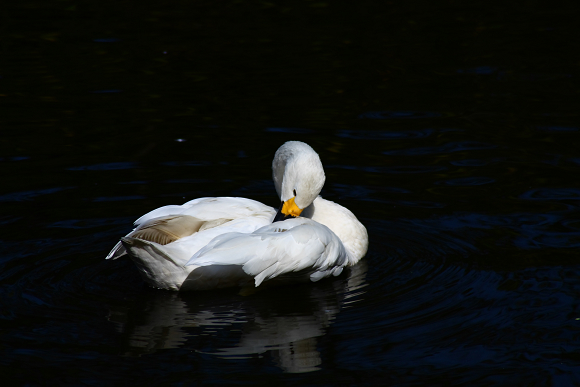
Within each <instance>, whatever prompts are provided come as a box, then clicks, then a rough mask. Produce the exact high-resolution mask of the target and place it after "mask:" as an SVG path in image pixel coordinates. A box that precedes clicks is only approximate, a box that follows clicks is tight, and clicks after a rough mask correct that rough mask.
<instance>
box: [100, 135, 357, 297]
mask: <svg viewBox="0 0 580 387" xmlns="http://www.w3.org/2000/svg"><path fill="white" fill-rule="evenodd" d="M272 174H273V180H274V184H275V186H276V191H277V193H278V195H279V197H280V199H281V202H282V204H281V206H280V209H279V210H278V212H276V210H275V209H274V208H272V207H269V206H266V205H264V204H262V203H260V202H257V201H255V200H251V199H245V198H233V197H219V198H199V199H195V200H192V201H189V202H187V203H185V204H183V205H180V206H179V205H169V206H164V207H160V208H157V209H155V210H153V211H151V212H149V213H147V214H145V215H143V216H142V217H140V218H139V219H137V220H136V221H135V226H136V227H135V229H134V230H133V231H131V232H130V233H129V234H127V235H126V236H125V237H124V238H121V241H120V242H118V243H117V244H116V245H115V247H114V248H113V250H111V252H110V253H109V255H107V259H116V258H119V257H121V256H124V255H128V256H129V257H130V258H131V259H132V260H133V262H134V263H135V264H136V266H137V267H138V269H139V271H140V273H141V276H142V277H143V279H144V280H145V281H146V282H147V283H149V284H150V285H152V286H153V287H157V288H162V289H170V290H203V289H215V288H225V287H242V288H246V287H258V286H260V285H261V284H262V283H265V282H271V283H277V282H278V283H279V282H290V281H308V280H310V281H318V280H320V279H321V278H324V277H328V276H331V275H335V276H336V275H339V274H340V273H341V272H342V270H343V268H344V267H346V266H351V265H354V264H356V263H357V262H358V261H359V260H360V259H361V258H362V257H363V256H364V255H365V254H366V251H367V247H368V236H367V232H366V229H365V227H364V226H363V225H362V224H361V223H360V222H359V221H358V219H357V218H356V217H355V216H354V215H353V214H352V212H350V211H349V210H348V209H346V208H344V207H342V206H340V205H338V204H336V203H333V202H331V201H329V200H325V199H323V198H322V197H320V196H318V194H319V193H320V190H321V189H322V186H323V185H324V180H325V176H324V170H323V167H322V163H321V162H320V158H319V157H318V154H317V153H316V152H315V151H314V150H313V149H312V148H311V147H310V146H308V145H307V144H305V143H302V142H298V141H289V142H287V143H285V144H284V145H282V146H281V147H280V148H279V149H278V151H277V152H276V155H275V156H274V161H273V162H272ZM299 215H301V216H299ZM273 220H274V222H272V221H273Z"/></svg>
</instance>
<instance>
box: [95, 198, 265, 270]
mask: <svg viewBox="0 0 580 387" xmlns="http://www.w3.org/2000/svg"><path fill="white" fill-rule="evenodd" d="M275 214H276V211H275V210H274V209H273V208H272V207H269V206H266V205H264V204H262V203H260V202H257V201H255V200H251V199H246V198H234V197H219V198H199V199H195V200H191V201H189V202H187V203H185V204H183V205H181V206H178V205H169V206H163V207H159V208H157V209H155V210H153V211H150V212H148V213H147V214H145V215H143V216H141V217H140V218H139V219H137V220H136V221H135V223H134V224H135V226H136V227H135V229H133V231H131V232H130V233H129V234H127V235H126V237H132V238H138V239H144V240H147V241H151V242H156V243H159V244H161V245H166V244H169V243H172V242H177V241H181V240H182V239H184V238H187V237H189V236H191V235H192V234H193V235H198V234H203V233H201V232H199V233H198V231H206V230H210V229H214V228H216V230H214V232H212V233H209V234H205V235H204V236H202V237H201V238H200V239H199V241H198V240H197V239H195V237H194V238H193V239H194V240H195V242H194V245H196V246H197V245H199V244H200V243H202V242H201V241H207V242H209V241H210V240H211V239H212V238H213V237H215V236H216V235H218V234H221V233H225V232H232V231H236V232H248V233H249V232H252V231H254V230H256V229H257V228H259V227H262V226H263V225H264V224H267V223H269V222H270V221H271V219H272V218H273V217H274V215H275ZM232 219H233V220H240V219H247V220H245V221H244V222H237V223H235V224H234V225H232V226H233V228H232V229H230V228H229V227H225V228H222V227H218V226H222V225H223V224H227V223H228V222H230V221H231V220H232ZM218 230H219V231H218ZM208 238H209V239H208ZM191 239H192V238H190V239H188V241H189V242H191ZM190 247H192V246H190ZM201 247H203V245H201V246H199V247H198V248H196V249H195V250H192V251H194V252H195V251H197V250H199V249H200V248H201ZM126 253H127V251H126V249H125V246H124V245H123V243H122V242H121V241H119V242H118V243H117V244H116V245H115V246H114V247H113V249H112V250H111V252H109V254H108V255H107V257H106V259H117V258H119V257H121V256H123V255H125V254H126ZM188 258H189V257H188Z"/></svg>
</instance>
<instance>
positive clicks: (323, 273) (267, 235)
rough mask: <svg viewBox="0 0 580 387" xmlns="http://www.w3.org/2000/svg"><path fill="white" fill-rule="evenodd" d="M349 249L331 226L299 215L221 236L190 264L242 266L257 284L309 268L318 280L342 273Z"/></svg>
mask: <svg viewBox="0 0 580 387" xmlns="http://www.w3.org/2000/svg"><path fill="white" fill-rule="evenodd" d="M347 263H348V252H347V251H346V249H345V248H344V246H343V245H342V242H341V241H340V239H338V237H337V236H336V235H335V234H334V233H333V232H332V231H330V229H329V228H328V227H326V226H324V225H322V224H319V223H317V222H314V221H312V220H310V219H305V218H298V219H290V220H286V221H284V222H277V223H274V224H270V225H268V226H265V227H262V228H260V229H258V230H256V231H255V232H253V233H251V234H242V233H227V234H222V235H219V236H218V237H216V238H214V239H213V240H212V241H211V242H210V243H208V244H207V245H206V246H205V247H204V248H202V249H201V250H200V251H198V252H197V253H196V254H194V256H193V257H192V258H191V259H190V260H189V262H188V263H187V264H188V265H196V266H209V265H241V266H242V268H243V270H244V272H245V273H246V274H248V275H251V276H253V277H254V281H255V285H256V286H259V285H260V284H261V283H262V282H263V281H266V280H269V279H272V278H275V277H278V276H280V275H283V274H285V273H291V272H298V271H302V270H308V271H309V274H310V279H311V280H312V281H317V280H319V279H321V278H324V277H327V276H329V275H338V274H340V272H341V271H342V267H344V266H345V265H346V264H347Z"/></svg>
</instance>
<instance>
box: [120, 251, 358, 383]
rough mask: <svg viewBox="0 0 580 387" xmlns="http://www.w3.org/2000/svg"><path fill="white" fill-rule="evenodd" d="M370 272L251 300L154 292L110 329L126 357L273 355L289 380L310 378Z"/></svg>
mask: <svg viewBox="0 0 580 387" xmlns="http://www.w3.org/2000/svg"><path fill="white" fill-rule="evenodd" d="M366 272H367V265H366V261H365V260H363V261H361V262H360V263H359V264H358V265H356V266H354V267H352V268H350V270H348V272H347V273H346V277H339V278H336V279H330V280H327V281H322V283H319V284H307V285H300V286H299V288H289V287H284V288H272V289H268V290H267V291H264V292H258V293H256V294H253V295H251V296H247V297H241V296H238V295H234V294H227V293H223V294H221V295H220V296H219V298H218V299H214V298H212V297H213V296H211V295H210V296H208V294H207V293H190V294H187V295H184V294H180V293H173V292H155V293H153V294H147V299H145V300H143V301H144V302H143V303H142V304H141V303H139V304H138V305H135V304H134V303H131V304H128V305H125V306H114V307H113V306H111V307H110V314H109V321H111V322H113V323H115V325H116V328H117V330H118V332H119V333H121V334H122V336H125V338H124V348H125V354H126V355H130V356H134V355H137V356H139V355H142V354H146V353H151V352H155V351H158V350H162V349H172V348H187V349H191V350H192V351H194V352H196V353H200V354H205V355H211V356H215V357H217V358H222V359H244V358H250V357H253V356H256V355H262V354H265V353H269V354H270V355H271V356H272V358H273V359H274V362H275V363H276V365H277V366H278V367H280V368H281V369H282V370H283V371H284V372H292V373H295V372H311V371H316V370H318V369H319V366H320V365H321V364H322V359H321V356H320V353H319V352H318V350H317V346H318V342H317V338H318V337H321V336H323V335H324V334H325V333H326V330H327V328H328V327H329V326H330V325H331V324H332V322H333V321H334V320H335V319H336V318H337V315H338V314H339V313H340V311H341V309H343V308H344V307H347V306H350V304H352V303H354V302H357V301H360V300H361V299H362V298H361V296H362V295H363V294H364V293H365V291H364V289H363V288H364V287H366V286H367V283H366V281H365V277H366ZM206 297H210V298H206Z"/></svg>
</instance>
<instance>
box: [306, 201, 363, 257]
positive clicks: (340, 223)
mask: <svg viewBox="0 0 580 387" xmlns="http://www.w3.org/2000/svg"><path fill="white" fill-rule="evenodd" d="M302 216H304V217H305V218H310V219H312V220H314V221H316V222H318V223H320V224H323V225H325V226H326V227H328V228H329V229H330V230H332V232H333V233H335V234H336V236H337V237H338V238H339V239H340V240H341V241H342V243H343V244H344V247H345V248H346V250H347V251H348V252H349V253H350V262H349V264H350V265H354V264H355V263H357V262H358V261H359V260H360V259H361V258H362V257H364V256H365V254H366V253H367V250H368V246H369V237H368V234H367V229H366V228H365V226H363V224H362V223H361V222H359V220H358V219H357V217H356V216H355V215H354V214H353V213H352V212H351V211H350V210H349V209H348V208H345V207H343V206H341V205H340V204H336V203H334V202H332V201H330V200H326V199H323V198H322V197H320V196H319V197H317V198H316V199H315V200H314V202H313V203H312V204H311V205H310V206H308V207H307V208H306V209H305V210H304V212H303V213H302Z"/></svg>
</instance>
